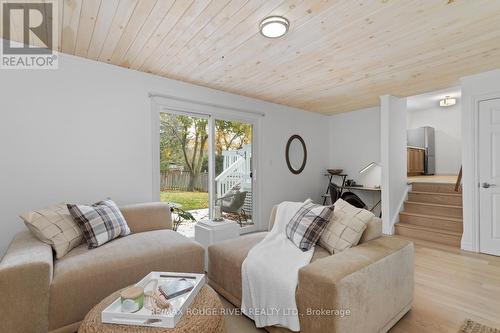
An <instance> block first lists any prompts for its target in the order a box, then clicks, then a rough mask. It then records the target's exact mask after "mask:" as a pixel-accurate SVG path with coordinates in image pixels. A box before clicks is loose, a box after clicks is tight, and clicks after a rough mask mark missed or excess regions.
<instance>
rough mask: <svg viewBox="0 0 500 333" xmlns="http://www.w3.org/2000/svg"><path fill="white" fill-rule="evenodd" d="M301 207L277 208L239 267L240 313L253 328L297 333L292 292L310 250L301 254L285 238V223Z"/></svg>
mask: <svg viewBox="0 0 500 333" xmlns="http://www.w3.org/2000/svg"><path fill="white" fill-rule="evenodd" d="M302 205H303V203H301V202H283V203H281V204H280V205H278V209H277V212H276V220H275V222H274V226H273V229H272V230H271V231H270V232H269V233H268V234H267V235H266V237H265V238H264V239H263V240H262V241H261V242H260V243H258V244H257V245H256V246H254V247H253V248H252V249H251V250H250V252H248V256H247V258H246V259H245V261H244V262H243V266H242V267H241V274H242V289H243V295H242V302H241V303H242V304H241V310H242V312H243V313H244V314H245V315H247V316H248V317H250V318H252V319H253V320H254V321H255V325H256V326H257V327H264V326H273V325H281V326H284V327H286V328H288V329H290V330H292V331H300V323H299V316H298V310H297V304H296V302H295V289H296V288H297V283H298V277H299V276H298V274H299V269H300V268H301V267H303V266H306V265H307V264H309V262H310V261H311V258H312V255H313V253H314V248H312V249H311V250H309V251H307V252H302V250H300V249H299V248H298V247H297V246H295V245H294V244H293V243H292V242H291V241H290V240H289V239H288V238H287V237H286V232H285V228H286V225H287V223H288V222H289V221H290V220H291V218H292V217H293V216H294V215H295V213H296V212H297V211H298V210H299V208H300V207H301V206H302Z"/></svg>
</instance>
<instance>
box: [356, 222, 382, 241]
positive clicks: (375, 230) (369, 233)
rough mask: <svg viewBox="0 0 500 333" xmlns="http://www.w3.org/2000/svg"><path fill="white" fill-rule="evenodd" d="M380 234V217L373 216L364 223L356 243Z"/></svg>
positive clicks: (375, 237) (372, 238)
mask: <svg viewBox="0 0 500 333" xmlns="http://www.w3.org/2000/svg"><path fill="white" fill-rule="evenodd" d="M380 236H382V219H380V218H378V217H376V216H374V217H372V219H371V220H370V222H368V224H367V225H366V229H365V231H364V232H363V235H362V236H361V239H360V240H359V243H358V244H363V243H366V242H369V241H371V240H374V239H377V238H379V237H380Z"/></svg>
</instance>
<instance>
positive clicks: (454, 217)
mask: <svg viewBox="0 0 500 333" xmlns="http://www.w3.org/2000/svg"><path fill="white" fill-rule="evenodd" d="M395 228H396V230H395V231H396V234H397V235H401V236H405V237H408V238H414V239H423V240H427V241H431V242H435V243H440V244H445V245H451V246H455V247H460V241H461V238H462V231H463V224H462V193H461V190H460V191H459V192H456V191H455V184H440V183H413V185H412V190H411V191H410V192H409V193H408V200H407V201H405V203H404V211H403V212H401V213H400V214H399V223H397V224H396V225H395Z"/></svg>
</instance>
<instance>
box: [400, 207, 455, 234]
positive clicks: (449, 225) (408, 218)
mask: <svg viewBox="0 0 500 333" xmlns="http://www.w3.org/2000/svg"><path fill="white" fill-rule="evenodd" d="M399 222H401V223H405V224H411V225H419V226H422V227H427V228H434V229H442V230H448V231H455V232H460V233H461V232H462V231H463V223H462V220H461V219H458V218H453V217H442V216H431V215H425V214H416V213H408V212H401V213H400V214H399Z"/></svg>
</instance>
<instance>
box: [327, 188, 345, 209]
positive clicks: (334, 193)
mask: <svg viewBox="0 0 500 333" xmlns="http://www.w3.org/2000/svg"><path fill="white" fill-rule="evenodd" d="M328 187H329V192H330V199H332V204H334V203H335V202H336V201H337V200H338V199H339V198H340V195H341V193H342V188H341V187H340V186H338V185H337V184H335V183H330V185H328Z"/></svg>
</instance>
